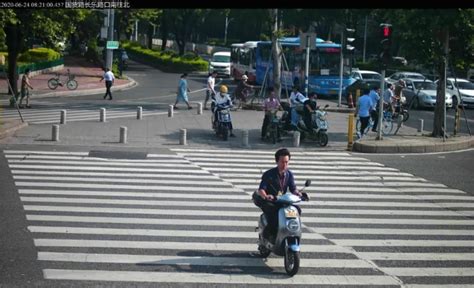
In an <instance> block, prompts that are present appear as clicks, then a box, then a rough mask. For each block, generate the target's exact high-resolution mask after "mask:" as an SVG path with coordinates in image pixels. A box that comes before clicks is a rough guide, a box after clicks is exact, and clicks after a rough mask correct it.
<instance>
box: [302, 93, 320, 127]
mask: <svg viewBox="0 0 474 288" xmlns="http://www.w3.org/2000/svg"><path fill="white" fill-rule="evenodd" d="M316 96H317V95H316V92H311V93H309V98H308V100H306V101H305V102H304V107H303V122H304V125H305V126H306V129H308V130H309V131H310V130H311V129H313V128H318V127H315V125H316V123H313V118H312V114H313V113H314V111H316V109H317V107H318V106H317V103H316Z"/></svg>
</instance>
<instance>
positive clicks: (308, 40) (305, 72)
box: [304, 35, 311, 97]
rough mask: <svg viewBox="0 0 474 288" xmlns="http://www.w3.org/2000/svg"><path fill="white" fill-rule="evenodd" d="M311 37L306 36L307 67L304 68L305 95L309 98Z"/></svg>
mask: <svg viewBox="0 0 474 288" xmlns="http://www.w3.org/2000/svg"><path fill="white" fill-rule="evenodd" d="M310 39H311V37H310V36H309V35H307V36H306V63H305V64H306V65H305V68H304V94H305V96H306V97H308V91H309V87H308V86H309V79H308V78H309V52H310V45H311V42H310Z"/></svg>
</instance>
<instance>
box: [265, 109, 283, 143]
mask: <svg viewBox="0 0 474 288" xmlns="http://www.w3.org/2000/svg"><path fill="white" fill-rule="evenodd" d="M269 113H270V121H269V123H268V125H267V130H266V135H265V139H268V140H270V141H272V143H273V144H275V143H276V142H277V140H278V139H279V137H278V136H279V135H278V134H279V130H280V118H279V117H278V110H276V109H272V110H270V111H269Z"/></svg>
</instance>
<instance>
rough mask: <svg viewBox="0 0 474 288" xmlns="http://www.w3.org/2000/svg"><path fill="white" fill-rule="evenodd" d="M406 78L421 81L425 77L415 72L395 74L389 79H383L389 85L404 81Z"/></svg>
mask: <svg viewBox="0 0 474 288" xmlns="http://www.w3.org/2000/svg"><path fill="white" fill-rule="evenodd" d="M406 78H410V79H421V80H423V79H426V77H425V75H423V74H421V73H417V72H395V73H393V74H392V75H390V76H389V77H387V78H385V81H387V82H389V83H395V82H397V81H398V80H400V79H406Z"/></svg>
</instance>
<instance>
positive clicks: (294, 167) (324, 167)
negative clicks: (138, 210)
mask: <svg viewBox="0 0 474 288" xmlns="http://www.w3.org/2000/svg"><path fill="white" fill-rule="evenodd" d="M193 163H194V164H196V165H199V166H201V167H203V168H205V169H207V168H208V167H209V169H208V170H213V171H214V170H220V168H221V167H219V166H217V167H216V166H214V165H215V164H213V163H211V162H193ZM225 166H226V168H229V167H237V168H239V167H240V168H242V167H251V168H260V169H265V170H268V169H270V168H272V167H271V166H269V165H262V164H259V163H253V164H246V163H226V164H225ZM291 168H292V169H291V170H292V171H293V170H298V169H312V170H314V169H317V170H329V169H331V168H336V169H346V170H349V169H350V170H382V171H398V170H397V169H395V168H389V167H384V166H370V165H368V166H361V165H358V166H350V165H334V166H328V165H324V164H321V165H298V164H292V165H291ZM226 170H228V169H226Z"/></svg>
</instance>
